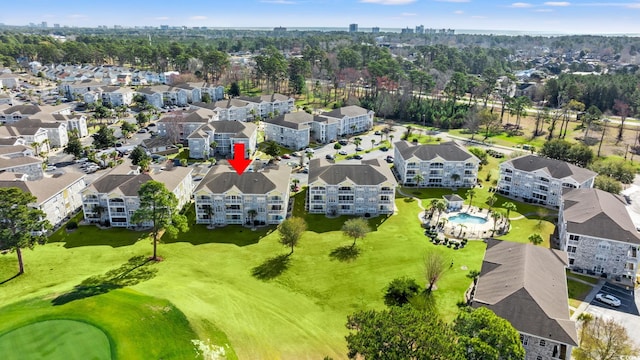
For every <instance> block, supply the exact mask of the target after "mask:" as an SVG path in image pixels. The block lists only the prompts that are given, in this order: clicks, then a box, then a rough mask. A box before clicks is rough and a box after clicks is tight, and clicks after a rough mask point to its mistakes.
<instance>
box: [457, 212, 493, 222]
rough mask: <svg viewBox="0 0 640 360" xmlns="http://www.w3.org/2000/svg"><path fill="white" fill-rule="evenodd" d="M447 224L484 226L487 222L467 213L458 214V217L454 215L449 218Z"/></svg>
mask: <svg viewBox="0 0 640 360" xmlns="http://www.w3.org/2000/svg"><path fill="white" fill-rule="evenodd" d="M449 222H450V223H454V224H461V223H468V224H484V223H486V222H487V219H485V218H482V217H479V216H473V215H469V214H467V213H460V214H458V215H454V216H452V217H450V218H449Z"/></svg>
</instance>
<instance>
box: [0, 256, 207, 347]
mask: <svg viewBox="0 0 640 360" xmlns="http://www.w3.org/2000/svg"><path fill="white" fill-rule="evenodd" d="M65 251H69V250H65ZM71 266H72V265H71ZM4 286H7V285H6V284H5V285H4ZM55 299H56V297H55V294H53V295H51V296H48V297H37V298H32V299H30V300H26V301H19V302H17V303H14V304H11V305H9V306H5V307H3V308H0V313H2V323H1V324H0V351H1V353H2V358H3V359H8V358H16V359H18V358H19V359H92V358H93V357H92V356H91V355H95V356H96V358H97V359H112V358H113V359H160V358H162V359H189V358H193V357H194V356H195V351H194V349H193V345H192V344H191V340H192V339H196V338H197V335H196V334H195V333H194V331H193V330H192V329H191V327H190V326H189V322H188V320H187V318H186V317H185V316H184V314H183V313H182V312H180V310H178V309H177V308H176V307H175V306H173V305H172V304H171V303H170V302H168V301H167V300H163V299H157V298H153V297H149V296H145V295H142V294H140V293H138V292H136V291H132V290H114V291H111V292H109V293H106V294H102V295H97V296H91V297H87V298H84V299H78V300H75V301H70V302H67V303H65V304H60V305H54V300H55ZM61 320H65V321H61ZM78 322H80V324H83V325H84V326H79V325H78ZM66 330H70V331H66ZM22 343H24V344H27V347H26V348H25V347H16V346H18V345H20V344H22ZM38 345H40V346H38ZM18 349H19V350H18ZM29 351H31V354H32V355H29ZM38 354H42V355H43V356H37V355H38ZM111 354H113V355H114V356H113V357H112V356H111ZM74 355H75V356H74Z"/></svg>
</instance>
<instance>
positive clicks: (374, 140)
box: [371, 139, 376, 149]
mask: <svg viewBox="0 0 640 360" xmlns="http://www.w3.org/2000/svg"><path fill="white" fill-rule="evenodd" d="M375 143H376V139H371V149H373V145H374V144H375Z"/></svg>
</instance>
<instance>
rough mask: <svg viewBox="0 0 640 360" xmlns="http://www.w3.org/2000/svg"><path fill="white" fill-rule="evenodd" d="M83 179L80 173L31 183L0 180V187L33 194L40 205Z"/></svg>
mask: <svg viewBox="0 0 640 360" xmlns="http://www.w3.org/2000/svg"><path fill="white" fill-rule="evenodd" d="M84 177H85V175H84V174H80V173H65V174H58V175H54V176H53V177H46V178H43V179H40V180H33V181H11V180H2V181H0V187H3V188H5V187H17V188H20V189H22V191H26V192H29V193H31V194H33V195H34V196H35V197H36V198H37V199H38V204H42V203H43V202H45V201H47V200H48V199H50V198H51V197H52V196H54V195H55V194H57V193H59V192H61V191H62V190H64V189H66V188H68V187H69V186H71V185H72V184H74V183H75V182H77V181H78V180H80V179H82V178H84Z"/></svg>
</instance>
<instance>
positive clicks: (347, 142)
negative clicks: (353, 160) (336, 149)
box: [338, 139, 349, 146]
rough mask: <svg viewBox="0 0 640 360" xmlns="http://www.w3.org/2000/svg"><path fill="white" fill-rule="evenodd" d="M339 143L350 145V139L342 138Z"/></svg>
mask: <svg viewBox="0 0 640 360" xmlns="http://www.w3.org/2000/svg"><path fill="white" fill-rule="evenodd" d="M338 144H340V145H342V146H345V145H348V144H349V141H348V140H345V139H342V140H340V141H338Z"/></svg>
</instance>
